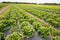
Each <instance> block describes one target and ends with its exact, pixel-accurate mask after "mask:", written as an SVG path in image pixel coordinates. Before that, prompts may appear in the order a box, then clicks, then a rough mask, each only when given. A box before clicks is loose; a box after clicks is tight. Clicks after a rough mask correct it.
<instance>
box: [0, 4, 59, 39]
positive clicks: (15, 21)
mask: <svg viewBox="0 0 60 40" xmlns="http://www.w3.org/2000/svg"><path fill="white" fill-rule="evenodd" d="M1 9H2V10H4V11H1ZM0 14H1V15H0V40H60V5H35V4H7V5H5V4H0Z"/></svg>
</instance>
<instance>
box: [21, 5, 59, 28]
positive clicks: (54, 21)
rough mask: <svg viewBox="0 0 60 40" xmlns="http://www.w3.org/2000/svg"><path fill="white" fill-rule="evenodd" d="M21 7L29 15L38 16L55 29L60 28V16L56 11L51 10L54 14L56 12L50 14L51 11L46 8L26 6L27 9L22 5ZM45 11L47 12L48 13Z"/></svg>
mask: <svg viewBox="0 0 60 40" xmlns="http://www.w3.org/2000/svg"><path fill="white" fill-rule="evenodd" d="M20 7H21V8H22V9H24V10H25V11H27V12H28V13H31V14H33V15H35V16H37V17H38V18H40V19H43V20H45V21H46V22H48V23H49V24H51V25H53V26H54V27H60V14H58V13H56V11H52V10H51V11H52V12H54V13H52V12H49V11H50V10H49V9H48V10H47V9H45V8H41V7H36V6H31V5H30V6H27V5H25V7H24V6H23V5H20ZM45 10H47V11H48V12H47V11H45ZM59 13H60V12H59Z"/></svg>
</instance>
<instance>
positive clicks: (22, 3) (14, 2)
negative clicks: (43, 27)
mask: <svg viewBox="0 0 60 40" xmlns="http://www.w3.org/2000/svg"><path fill="white" fill-rule="evenodd" d="M2 3H9V4H10V3H11V4H36V3H28V2H2Z"/></svg>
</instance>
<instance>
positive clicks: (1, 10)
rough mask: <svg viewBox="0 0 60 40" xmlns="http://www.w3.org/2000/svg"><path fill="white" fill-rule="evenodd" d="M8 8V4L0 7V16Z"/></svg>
mask: <svg viewBox="0 0 60 40" xmlns="http://www.w3.org/2000/svg"><path fill="white" fill-rule="evenodd" d="M7 8H8V6H4V7H2V8H0V16H1V15H2V14H3V13H4V12H5V10H6V9H7Z"/></svg>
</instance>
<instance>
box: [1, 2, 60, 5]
mask: <svg viewBox="0 0 60 40" xmlns="http://www.w3.org/2000/svg"><path fill="white" fill-rule="evenodd" d="M2 3H9V4H37V3H28V2H5V1H3V2H2ZM39 4H40V5H60V3H58V4H57V3H39Z"/></svg>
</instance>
